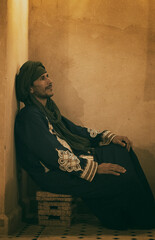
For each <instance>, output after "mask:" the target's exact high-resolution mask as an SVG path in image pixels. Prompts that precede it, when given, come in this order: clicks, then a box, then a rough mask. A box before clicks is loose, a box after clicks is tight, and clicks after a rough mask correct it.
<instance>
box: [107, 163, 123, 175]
mask: <svg viewBox="0 0 155 240" xmlns="http://www.w3.org/2000/svg"><path fill="white" fill-rule="evenodd" d="M109 170H110V171H114V172H118V173H125V172H126V169H125V168H124V167H122V166H120V165H118V164H112V163H110V166H109Z"/></svg>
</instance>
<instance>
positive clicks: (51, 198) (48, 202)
mask: <svg viewBox="0 0 155 240" xmlns="http://www.w3.org/2000/svg"><path fill="white" fill-rule="evenodd" d="M36 199H37V201H38V221H39V225H45V226H48V225H52V226H70V225H71V223H72V221H73V220H74V218H75V206H76V205H75V199H74V198H73V197H72V196H71V195H64V194H55V193H49V192H43V191H38V192H37V193H36Z"/></svg>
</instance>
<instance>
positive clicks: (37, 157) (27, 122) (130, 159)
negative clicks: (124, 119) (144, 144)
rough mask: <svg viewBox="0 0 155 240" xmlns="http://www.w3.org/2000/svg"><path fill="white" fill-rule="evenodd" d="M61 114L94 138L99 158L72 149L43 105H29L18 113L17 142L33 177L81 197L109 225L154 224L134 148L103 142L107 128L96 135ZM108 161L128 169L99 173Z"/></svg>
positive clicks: (47, 187)
mask: <svg viewBox="0 0 155 240" xmlns="http://www.w3.org/2000/svg"><path fill="white" fill-rule="evenodd" d="M62 120H63V122H64V123H65V125H66V127H67V128H68V129H69V130H70V131H71V132H72V133H74V134H77V135H79V136H82V137H86V138H88V139H89V140H90V142H91V146H92V149H93V157H94V160H93V161H92V160H89V159H87V158H84V157H81V154H82V155H88V156H89V155H90V156H91V155H92V152H88V153H87V154H86V153H83V152H80V151H73V152H70V151H69V150H68V148H66V147H65V146H64V145H63V144H62V142H61V141H59V140H58V138H57V137H58V136H57V134H56V133H55V132H54V129H52V130H50V127H49V122H48V119H47V118H46V116H45V115H44V114H43V113H42V112H41V111H40V110H39V108H38V107H36V106H28V107H25V108H23V109H22V110H21V111H20V113H19V114H18V115H17V117H16V121H15V142H16V155H17V160H18V162H19V163H20V164H21V166H22V167H23V168H24V169H25V170H26V171H27V172H28V174H29V175H30V176H31V177H32V178H33V180H34V181H35V182H36V183H37V184H38V185H39V186H40V188H41V189H42V190H44V191H49V192H52V193H63V194H71V195H73V196H78V197H81V198H82V199H83V200H84V201H85V203H86V204H87V205H88V206H89V208H90V209H91V211H92V212H93V213H94V214H95V215H96V216H97V217H98V218H99V220H100V221H101V222H102V224H103V226H105V227H108V228H113V229H127V228H139V229H150V228H153V227H155V201H154V198H153V195H152V192H151V189H150V187H149V184H148V182H147V180H146V177H145V175H144V173H143V170H142V168H141V166H140V164H139V162H138V159H137V157H136V155H135V153H134V152H133V150H132V149H131V150H130V152H128V151H127V150H126V148H124V147H121V146H119V145H115V144H113V143H109V144H108V145H104V146H99V143H100V141H101V135H102V134H95V135H94V136H93V137H92V136H91V134H90V131H88V129H87V128H84V127H80V126H77V125H75V124H74V123H72V122H71V121H69V120H68V119H66V118H65V117H62ZM62 154H68V155H67V156H68V158H69V159H71V160H73V161H74V163H75V164H74V166H72V164H71V163H70V162H71V161H70V162H69V164H70V165H69V166H68V168H67V167H66V166H65V165H64V163H65V161H63V159H62V158H63V156H64V155H62ZM61 155H62V156H61ZM65 156H66V155H65ZM61 160H62V161H61ZM103 162H105V163H114V164H119V165H121V166H123V167H124V168H125V169H126V170H127V171H126V173H123V174H121V175H120V176H114V175H110V174H97V173H96V170H97V165H98V164H100V163H103Z"/></svg>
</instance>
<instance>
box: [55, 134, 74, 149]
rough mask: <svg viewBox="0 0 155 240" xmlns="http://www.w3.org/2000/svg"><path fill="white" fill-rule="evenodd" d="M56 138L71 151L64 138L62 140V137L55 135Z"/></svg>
mask: <svg viewBox="0 0 155 240" xmlns="http://www.w3.org/2000/svg"><path fill="white" fill-rule="evenodd" d="M56 138H57V140H58V141H59V143H60V144H61V145H62V146H63V147H65V148H67V149H68V150H70V151H71V152H72V149H71V147H70V146H69V145H68V143H67V142H66V141H65V140H63V139H62V138H60V137H58V136H56Z"/></svg>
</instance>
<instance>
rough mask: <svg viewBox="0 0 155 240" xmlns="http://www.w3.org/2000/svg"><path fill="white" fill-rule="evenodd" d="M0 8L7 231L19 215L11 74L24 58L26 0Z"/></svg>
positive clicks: (1, 228)
mask: <svg viewBox="0 0 155 240" xmlns="http://www.w3.org/2000/svg"><path fill="white" fill-rule="evenodd" d="M0 11H1V12H0V16H1V22H0V24H1V25H0V52H1V53H2V54H1V56H0V79H1V81H0V84H1V86H0V115H1V119H0V132H1V134H0V135H1V137H0V158H1V159H0V166H1V167H0V189H1V191H0V232H1V233H8V232H11V231H13V230H15V227H16V225H17V223H19V219H20V208H19V206H18V191H17V177H16V160H15V151H14V119H15V114H16V109H17V106H16V105H17V104H16V99H15V90H14V77H15V73H16V71H17V68H18V66H19V65H21V64H22V63H23V62H24V61H26V60H27V58H28V1H27V0H22V1H20V0H7V1H6V0H1V7H0Z"/></svg>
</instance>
